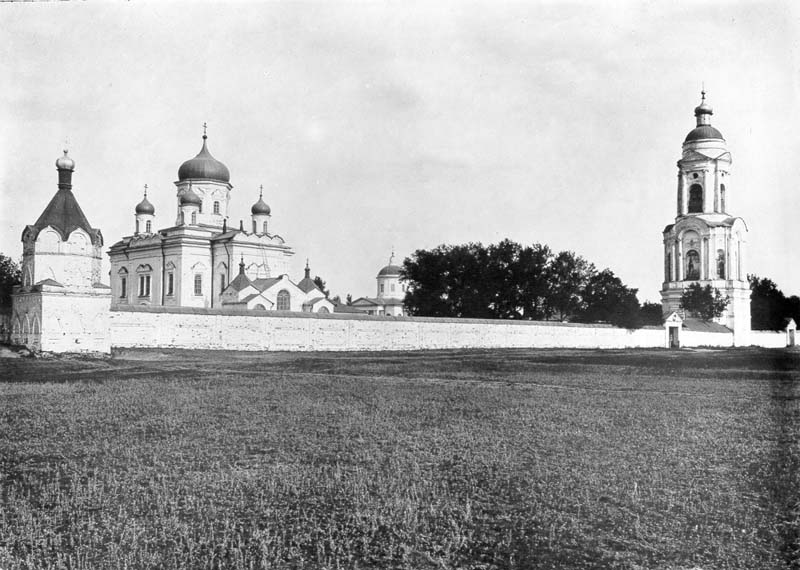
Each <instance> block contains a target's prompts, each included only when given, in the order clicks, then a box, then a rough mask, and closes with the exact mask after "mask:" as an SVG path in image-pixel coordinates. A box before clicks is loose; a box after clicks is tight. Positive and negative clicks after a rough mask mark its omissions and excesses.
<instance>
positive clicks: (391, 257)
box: [389, 246, 394, 265]
mask: <svg viewBox="0 0 800 570" xmlns="http://www.w3.org/2000/svg"><path fill="white" fill-rule="evenodd" d="M392 261H394V246H392V255H390V256H389V265H391V264H392Z"/></svg>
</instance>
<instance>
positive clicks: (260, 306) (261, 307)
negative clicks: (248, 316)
mask: <svg viewBox="0 0 800 570" xmlns="http://www.w3.org/2000/svg"><path fill="white" fill-rule="evenodd" d="M253 308H254V309H255V310H256V311H266V310H267V308H266V307H265V306H264V305H262V304H261V303H259V304H258V305H256V306H255V307H253Z"/></svg>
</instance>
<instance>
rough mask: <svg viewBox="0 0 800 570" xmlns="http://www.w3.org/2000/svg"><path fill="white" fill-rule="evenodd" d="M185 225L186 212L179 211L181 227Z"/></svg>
mask: <svg viewBox="0 0 800 570" xmlns="http://www.w3.org/2000/svg"><path fill="white" fill-rule="evenodd" d="M185 224H186V212H184V211H183V210H181V225H182V226H183V225H185Z"/></svg>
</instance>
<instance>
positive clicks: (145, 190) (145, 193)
mask: <svg viewBox="0 0 800 570" xmlns="http://www.w3.org/2000/svg"><path fill="white" fill-rule="evenodd" d="M144 197H145V198H147V184H145V185H144Z"/></svg>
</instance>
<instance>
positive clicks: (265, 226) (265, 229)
mask: <svg viewBox="0 0 800 570" xmlns="http://www.w3.org/2000/svg"><path fill="white" fill-rule="evenodd" d="M264 233H267V222H266V221H265V222H264Z"/></svg>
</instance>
